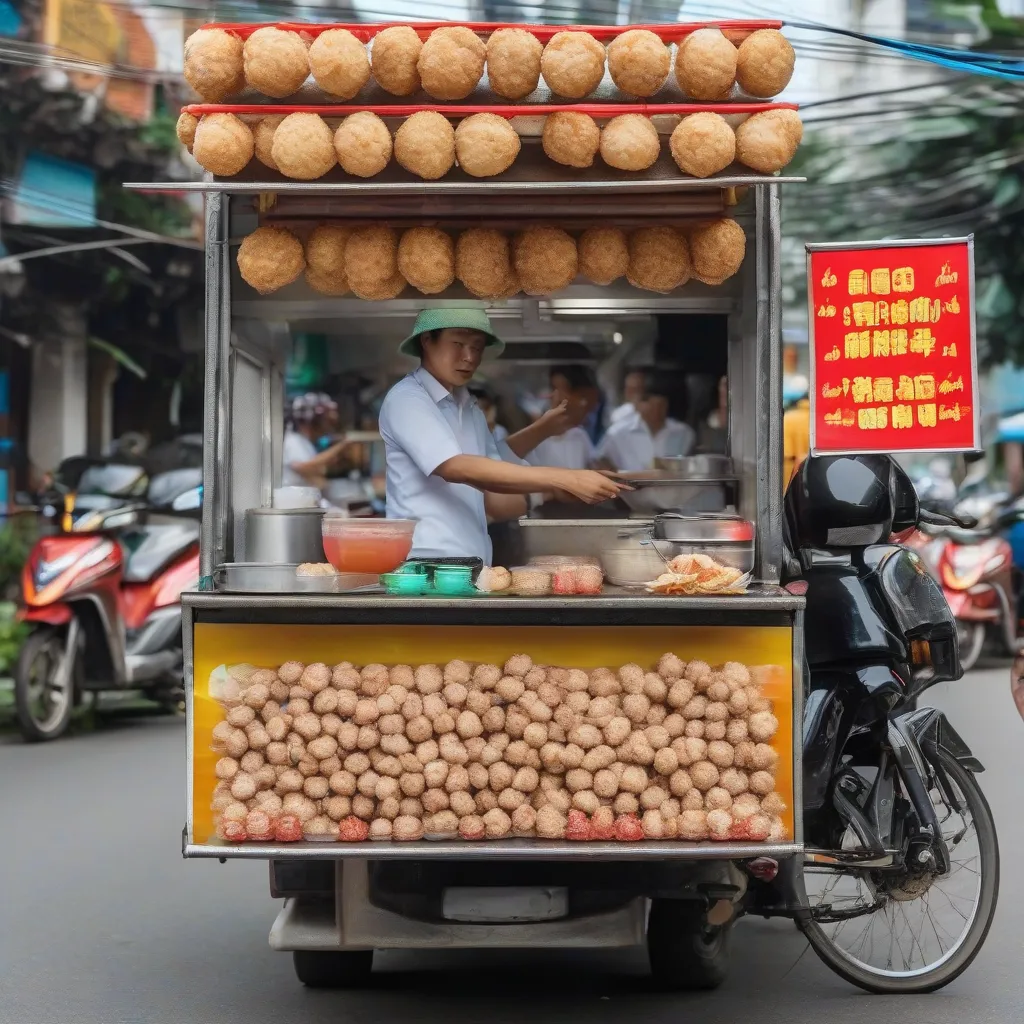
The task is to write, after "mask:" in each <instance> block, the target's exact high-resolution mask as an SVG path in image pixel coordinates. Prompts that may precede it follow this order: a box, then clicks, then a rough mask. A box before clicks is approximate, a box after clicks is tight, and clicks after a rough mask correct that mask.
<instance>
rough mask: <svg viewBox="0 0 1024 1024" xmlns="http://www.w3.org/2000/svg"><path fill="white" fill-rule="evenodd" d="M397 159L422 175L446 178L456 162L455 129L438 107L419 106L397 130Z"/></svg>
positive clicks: (404, 165) (409, 169)
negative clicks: (424, 107) (425, 107)
mask: <svg viewBox="0 0 1024 1024" xmlns="http://www.w3.org/2000/svg"><path fill="white" fill-rule="evenodd" d="M395 159H396V160H397V161H398V162H399V163H400V164H401V165H402V166H403V167H404V168H405V169H406V170H407V171H409V172H410V173H411V174H415V175H417V176H418V177H420V178H426V179H427V180H428V181H434V180H436V179H437V178H443V177H444V176H445V175H446V174H447V173H448V172H449V171H450V170H451V169H452V165H453V164H454V163H455V129H454V128H453V127H452V126H451V123H450V122H449V120H448V118H446V117H444V116H443V115H442V114H439V113H437V111H435V110H419V111H417V112H416V113H415V114H413V115H412V116H411V117H408V118H406V119H405V121H403V122H402V125H401V127H400V128H399V129H398V131H397V132H395Z"/></svg>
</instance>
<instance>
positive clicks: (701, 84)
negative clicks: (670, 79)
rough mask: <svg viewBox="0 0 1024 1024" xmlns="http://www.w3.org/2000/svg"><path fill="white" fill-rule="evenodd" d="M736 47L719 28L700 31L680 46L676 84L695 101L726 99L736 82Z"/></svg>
mask: <svg viewBox="0 0 1024 1024" xmlns="http://www.w3.org/2000/svg"><path fill="white" fill-rule="evenodd" d="M736 60H737V52H736V47H735V46H733V44H732V43H730V42H729V40H728V39H726V38H725V36H724V35H722V32H721V30H720V29H717V28H699V29H697V31H696V32H691V33H690V34H689V35H688V36H686V37H685V38H684V39H683V41H682V42H681V43H680V44H679V49H678V51H677V53H676V81H677V82H678V83H679V88H680V89H682V90H683V92H684V93H686V95H687V96H691V97H692V98H693V99H695V100H725V99H728V98H729V93H730V92H732V87H733V83H734V82H735V81H736Z"/></svg>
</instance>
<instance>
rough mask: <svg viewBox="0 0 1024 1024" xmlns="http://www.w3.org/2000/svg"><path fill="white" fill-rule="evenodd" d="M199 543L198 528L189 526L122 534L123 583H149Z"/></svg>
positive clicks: (142, 529) (141, 528)
mask: <svg viewBox="0 0 1024 1024" xmlns="http://www.w3.org/2000/svg"><path fill="white" fill-rule="evenodd" d="M198 540H199V530H198V527H197V526H196V525H195V524H192V523H181V524H173V525H168V526H144V527H140V528H139V529H137V530H132V531H131V532H130V533H127V534H125V535H124V537H123V538H122V540H121V543H122V546H123V547H124V551H125V566H124V579H125V582H126V583H148V582H149V581H150V580H151V579H153V577H154V576H156V575H157V573H159V572H161V571H162V570H163V569H165V568H167V566H168V565H170V564H171V562H173V561H174V560H175V559H176V558H178V557H179V556H181V555H183V554H184V553H185V552H186V551H188V549H189V548H190V547H192V546H194V545H195V544H196V543H197V542H198Z"/></svg>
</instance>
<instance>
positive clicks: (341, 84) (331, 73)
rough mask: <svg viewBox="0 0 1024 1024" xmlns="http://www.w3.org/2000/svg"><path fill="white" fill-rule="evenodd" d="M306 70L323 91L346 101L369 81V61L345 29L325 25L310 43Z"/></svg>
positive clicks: (356, 40) (357, 41)
mask: <svg viewBox="0 0 1024 1024" xmlns="http://www.w3.org/2000/svg"><path fill="white" fill-rule="evenodd" d="M309 70H310V71H311V72H312V74H313V78H314V79H315V81H316V84H317V85H319V86H320V88H321V89H323V91H324V92H326V93H329V94H330V95H331V96H336V97H338V99H342V100H350V99H352V97H353V96H355V95H357V94H358V93H359V90H360V89H362V87H363V86H364V85H366V83H367V81H369V78H370V61H369V58H368V57H367V56H366V47H365V46H364V45H363V44H362V43H361V42H360V41H359V40H358V39H356V37H355V36H354V35H352V33H351V32H349V31H348V29H345V28H329V29H328V30H327V31H326V32H321V33H320V35H318V36H317V37H316V39H314V40H313V42H312V43H311V44H310V47H309Z"/></svg>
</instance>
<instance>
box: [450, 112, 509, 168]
mask: <svg viewBox="0 0 1024 1024" xmlns="http://www.w3.org/2000/svg"><path fill="white" fill-rule="evenodd" d="M521 145H522V144H521V142H520V141H519V136H518V134H517V133H516V130H515V129H514V128H513V127H512V125H510V124H509V123H508V120H507V119H506V118H504V117H499V116H498V115H497V114H473V115H471V116H470V117H466V118H463V120H462V121H460V122H459V127H458V128H456V129H455V155H456V157H457V158H458V161H459V166H460V167H461V168H462V169H463V170H464V171H465V172H466V173H467V174H469V175H471V176H472V177H474V178H490V177H493V176H494V175H495V174H501V173H502V171H507V170H508V169H509V168H510V167H511V166H512V164H513V163H515V159H516V157H517V156H519V150H520V148H521Z"/></svg>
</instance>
